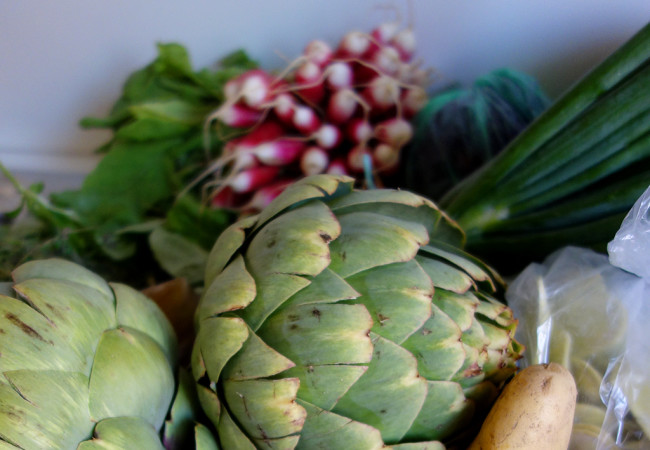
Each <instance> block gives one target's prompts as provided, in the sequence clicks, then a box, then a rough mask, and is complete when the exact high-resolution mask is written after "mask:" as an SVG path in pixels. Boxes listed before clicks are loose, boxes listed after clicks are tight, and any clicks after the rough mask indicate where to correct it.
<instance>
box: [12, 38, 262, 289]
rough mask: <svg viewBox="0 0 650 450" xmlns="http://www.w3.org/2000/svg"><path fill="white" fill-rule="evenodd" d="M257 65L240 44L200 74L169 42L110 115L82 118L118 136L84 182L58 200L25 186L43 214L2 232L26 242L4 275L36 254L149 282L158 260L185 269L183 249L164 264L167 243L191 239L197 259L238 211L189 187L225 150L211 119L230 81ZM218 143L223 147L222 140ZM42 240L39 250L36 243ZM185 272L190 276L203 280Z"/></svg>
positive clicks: (31, 205)
mask: <svg viewBox="0 0 650 450" xmlns="http://www.w3.org/2000/svg"><path fill="white" fill-rule="evenodd" d="M256 66H257V64H256V63H255V62H254V61H252V60H251V59H250V58H249V57H248V56H247V55H246V53H244V52H243V51H237V52H234V53H232V54H231V55H229V56H227V57H226V58H224V59H223V60H221V61H220V63H219V65H218V66H217V68H216V69H202V70H199V71H195V70H193V69H192V64H191V61H190V58H189V55H188V53H187V51H186V49H185V48H184V47H183V46H182V45H179V44H176V43H170V44H159V45H158V56H157V58H156V59H155V60H154V61H153V62H151V63H150V64H148V65H147V66H146V67H144V68H142V69H140V70H138V71H136V72H134V73H133V74H131V76H130V77H129V78H128V79H127V80H126V82H125V84H124V87H123V92H122V95H121V97H120V98H119V99H118V100H117V101H116V103H115V104H114V105H113V108H112V110H111V111H110V114H109V115H108V116H107V117H105V118H85V119H83V120H82V121H81V125H82V126H83V127H85V128H108V129H111V130H112V131H113V137H112V139H111V140H110V141H109V142H107V143H106V144H105V145H103V146H102V147H100V148H99V149H97V151H98V152H101V153H103V154H104V156H103V157H102V159H101V161H100V163H99V164H98V166H97V167H96V168H95V169H94V170H93V171H92V172H91V173H90V174H89V175H88V176H87V177H86V178H85V180H84V182H83V185H82V186H81V187H80V189H78V190H73V191H66V192H58V193H55V194H53V195H52V196H51V199H50V200H51V202H47V201H46V200H45V199H43V198H41V197H39V196H38V191H39V188H38V187H37V186H35V187H33V188H31V189H22V192H21V193H22V195H23V200H24V202H23V203H24V205H25V206H26V207H27V209H29V212H30V214H31V215H32V216H35V217H36V218H37V220H36V221H35V222H34V221H33V220H32V221H30V223H31V225H30V227H31V228H30V231H29V232H28V231H27V230H26V229H25V228H21V227H22V225H21V224H12V225H11V227H9V226H7V225H5V226H4V227H5V228H3V229H2V231H0V233H1V234H0V235H1V236H2V237H3V238H4V239H7V240H8V241H11V242H15V243H16V245H15V246H13V247H12V248H11V250H10V251H5V252H4V254H0V258H1V260H0V264H1V265H2V270H3V274H6V273H7V272H8V270H11V268H12V267H13V266H14V265H15V263H16V262H20V261H22V260H24V259H30V258H31V257H32V255H36V254H39V256H44V255H49V254H55V255H61V256H67V257H69V258H71V259H76V260H79V261H83V262H84V264H85V265H87V266H91V267H93V268H94V269H95V270H96V271H99V272H100V273H101V272H102V271H104V272H107V275H111V276H112V277H113V278H112V279H118V280H125V281H126V280H128V281H130V282H133V283H135V284H136V285H138V284H140V285H141V284H143V280H144V279H145V277H151V276H152V275H155V274H156V272H159V271H160V267H158V265H160V266H162V267H163V268H167V266H168V265H169V264H168V263H172V264H173V265H175V266H179V265H180V266H184V265H183V263H182V260H183V258H184V253H183V249H182V248H181V249H180V251H179V249H177V251H176V256H175V260H174V261H173V262H170V261H164V260H160V258H159V261H158V263H155V262H154V259H153V256H154V255H156V256H160V255H164V254H166V252H165V246H166V245H170V244H172V243H173V245H175V246H177V245H179V242H180V243H181V244H182V245H185V249H186V250H187V252H186V255H187V258H188V259H189V260H195V259H196V258H197V254H199V255H200V254H201V252H205V250H204V249H207V248H209V247H210V246H211V244H212V243H213V242H214V239H215V237H216V235H217V234H218V233H219V232H220V230H222V229H223V228H224V227H225V226H226V225H228V224H229V223H230V222H231V221H232V219H233V218H232V217H231V216H230V214H229V213H227V212H225V211H223V210H211V209H208V208H203V206H202V204H201V200H200V198H199V195H197V194H195V193H190V194H187V195H183V196H179V193H180V192H181V191H183V189H184V188H185V187H186V186H187V185H188V184H189V182H190V181H192V179H194V178H195V177H196V176H197V174H198V173H200V172H201V171H202V170H203V169H204V168H205V165H206V164H207V163H208V162H209V160H210V159H211V158H213V157H214V156H215V155H208V154H207V153H206V150H205V149H204V144H203V123H204V120H205V116H206V115H207V114H208V113H209V112H210V111H212V110H214V109H215V108H216V107H218V106H219V105H220V104H221V102H222V100H223V85H224V84H225V83H226V81H228V80H229V79H230V78H232V77H234V76H237V75H239V74H241V73H243V72H244V71H246V70H250V69H251V68H254V67H256ZM211 144H212V145H211V148H213V149H215V150H216V151H219V150H220V145H219V144H220V143H219V141H218V139H217V138H216V137H215V138H214V141H213V142H212V143H211ZM25 233H27V234H29V233H31V236H32V238H33V240H31V241H30V239H25ZM12 236H13V237H14V238H13V239H12ZM150 237H155V239H149V238H150ZM4 239H3V240H4ZM20 242H25V244H24V245H20ZM150 243H153V244H154V245H155V246H153V247H152V246H151V245H150ZM30 244H31V245H30ZM34 244H38V245H39V248H37V249H33V250H32V249H30V247H31V246H32V245H34ZM28 252H29V253H28ZM143 259H144V260H143ZM179 260H181V262H180V263H179ZM115 261H120V262H121V263H120V264H119V265H117V264H115ZM187 265H189V266H192V263H191V261H190V262H188V264H187ZM102 269H104V270H102ZM185 269H186V267H185V268H183V267H181V269H180V274H182V275H189V276H190V278H193V275H192V274H190V273H185V272H183V270H185ZM116 270H117V271H120V272H123V273H115V271H116ZM175 275H176V274H175Z"/></svg>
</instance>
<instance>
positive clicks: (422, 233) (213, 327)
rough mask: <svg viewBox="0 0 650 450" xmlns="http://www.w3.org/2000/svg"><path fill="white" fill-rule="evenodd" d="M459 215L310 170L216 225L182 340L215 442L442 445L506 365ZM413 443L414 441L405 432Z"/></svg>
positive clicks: (503, 318)
mask: <svg viewBox="0 0 650 450" xmlns="http://www.w3.org/2000/svg"><path fill="white" fill-rule="evenodd" d="M462 239H463V235H462V232H461V230H460V229H459V228H458V227H457V225H455V224H454V223H453V222H452V221H451V220H450V219H449V218H447V216H445V214H444V213H442V212H441V211H440V210H438V209H437V208H436V206H435V205H434V204H433V203H431V202H430V201H428V200H426V199H424V198H422V197H419V196H417V195H414V194H411V193H408V192H404V191H389V190H371V191H356V190H353V188H352V180H351V179H348V178H345V177H333V176H326V175H319V176H316V177H310V178H306V179H304V180H302V181H300V182H298V183H296V184H294V185H292V186H291V187H289V188H288V189H287V190H285V191H284V192H283V193H282V194H281V195H280V196H279V197H278V198H277V199H276V200H275V201H274V202H273V203H272V204H271V205H270V206H269V207H268V208H267V209H265V210H264V211H262V212H261V213H260V214H259V215H257V216H252V217H248V218H245V219H243V220H241V221H240V222H238V223H236V224H234V225H233V226H231V227H230V228H228V229H227V230H226V231H225V232H224V233H223V234H222V235H221V236H220V238H219V239H218V240H217V242H216V244H215V246H214V248H213V250H212V252H211V254H210V257H209V261H208V265H207V267H206V280H205V290H204V294H203V297H202V299H201V302H200V305H199V308H198V310H197V323H198V335H197V338H196V342H195V346H194V349H193V354H192V366H193V374H194V379H195V380H196V382H197V388H198V390H199V392H198V394H199V399H200V402H201V404H202V407H203V409H204V410H205V411H206V413H207V415H208V416H209V418H210V420H211V421H212V422H213V424H214V426H215V428H216V429H217V433H218V437H219V440H220V443H221V446H222V447H223V448H226V449H248V448H250V449H253V448H274V449H275V448H278V449H279V448H282V449H290V448H323V449H339V448H340V449H355V450H357V449H366V448H383V447H384V446H386V445H388V446H394V447H393V448H402V449H404V448H418V449H422V448H426V449H436V448H443V444H442V442H444V443H449V442H452V441H456V442H458V440H459V439H460V437H461V436H462V435H463V433H465V434H466V436H465V437H469V436H467V434H469V433H468V430H470V429H471V427H472V426H473V425H474V426H475V425H478V423H476V422H477V421H478V422H480V419H477V417H478V415H479V414H480V412H481V411H483V410H485V409H486V408H487V407H488V406H489V405H490V403H491V402H492V401H493V399H494V398H495V396H496V395H497V393H498V390H499V388H500V387H501V385H502V384H503V382H504V380H506V379H507V378H508V377H509V376H510V375H512V374H513V373H514V371H515V361H516V360H517V359H518V358H519V356H520V352H521V350H522V349H521V348H520V346H519V345H518V344H517V342H516V341H514V340H513V336H514V331H515V326H516V320H514V319H513V317H512V313H511V311H510V309H508V308H507V307H506V305H504V304H503V303H501V302H499V301H497V300H495V299H493V298H492V297H491V295H492V294H493V293H494V292H495V291H496V290H497V288H498V287H499V286H498V285H499V282H500V281H499V278H498V275H496V274H495V273H493V272H492V271H491V270H490V269H489V268H488V267H487V266H485V265H484V264H482V263H481V262H480V261H478V260H476V259H475V258H473V257H471V256H469V255H467V254H465V253H464V252H463V251H461V250H460V248H459V246H460V245H461V244H462ZM415 443H417V444H415Z"/></svg>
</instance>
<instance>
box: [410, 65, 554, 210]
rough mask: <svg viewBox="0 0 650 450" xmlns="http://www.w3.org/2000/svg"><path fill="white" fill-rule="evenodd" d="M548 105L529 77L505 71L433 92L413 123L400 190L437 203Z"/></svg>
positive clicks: (508, 70) (517, 72)
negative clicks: (468, 85) (408, 191)
mask: <svg viewBox="0 0 650 450" xmlns="http://www.w3.org/2000/svg"><path fill="white" fill-rule="evenodd" d="M549 104H550V100H549V99H548V97H547V96H546V94H545V93H544V91H543V90H542V88H541V87H540V85H539V84H538V83H537V80H536V79H535V78H533V77H532V76H530V75H528V74H526V73H523V72H520V71H517V70H514V69H509V68H504V69H498V70H494V71H492V72H489V73H487V74H486V75H484V76H482V77H480V78H478V79H477V80H476V81H475V82H474V83H473V85H472V86H470V87H463V86H454V87H452V88H449V89H445V90H443V91H442V92H439V93H436V94H435V95H433V96H432V97H431V99H430V100H429V101H428V102H427V104H426V106H425V107H424V108H422V110H420V112H419V113H418V114H417V115H416V116H415V118H414V120H413V129H414V134H413V139H412V140H411V142H410V143H409V145H408V146H407V147H406V148H405V149H404V157H403V161H402V164H401V173H400V176H399V185H400V187H403V188H406V189H411V190H413V191H415V192H418V193H419V194H422V195H425V196H427V197H429V198H431V199H433V200H438V199H439V198H440V197H442V196H443V194H445V193H446V192H447V191H448V190H449V189H451V188H452V187H453V186H454V185H456V184H457V183H459V182H460V181H461V180H462V179H463V178H465V177H467V176H468V175H469V174H471V173H472V172H473V171H475V170H477V169H478V168H479V167H481V166H482V165H483V164H485V163H486V162H488V161H489V160H490V159H492V158H493V157H494V156H496V155H497V154H498V153H499V152H500V151H501V150H503V148H504V147H505V146H506V145H507V144H508V143H509V142H510V141H511V140H512V139H513V138H514V137H515V136H517V135H518V134H519V133H520V132H521V131H523V130H524V129H525V128H526V127H527V126H528V125H529V124H530V123H531V122H532V121H533V120H534V119H535V118H536V117H537V116H538V115H539V114H541V113H542V112H543V111H544V110H545V109H546V108H547V107H548V106H549Z"/></svg>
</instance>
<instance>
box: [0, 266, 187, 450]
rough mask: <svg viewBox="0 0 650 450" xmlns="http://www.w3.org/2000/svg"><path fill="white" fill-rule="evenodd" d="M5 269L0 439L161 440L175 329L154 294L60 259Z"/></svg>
mask: <svg viewBox="0 0 650 450" xmlns="http://www.w3.org/2000/svg"><path fill="white" fill-rule="evenodd" d="M13 277H14V281H15V284H14V285H13V291H11V290H10V289H9V290H7V289H5V290H6V291H7V292H6V293H7V294H8V295H0V373H1V376H0V448H1V449H5V448H10V449H14V448H20V449H39V450H40V449H82V450H89V449H126V448H132V449H157V448H163V446H162V442H161V439H160V433H159V432H160V429H161V427H162V425H163V423H164V420H165V417H166V415H167V413H168V411H169V408H170V404H171V402H172V399H173V396H174V391H175V380H174V371H175V369H174V365H175V358H176V337H175V335H174V332H173V329H172V328H171V325H170V324H169V322H168V321H167V319H166V317H165V316H164V314H163V313H162V312H161V311H160V309H159V308H158V307H157V306H156V305H155V303H153V302H152V301H151V300H149V299H148V298H147V297H145V296H144V295H143V294H141V293H140V292H138V291H135V290H133V289H131V288H129V287H127V286H125V285H122V284H110V285H109V284H107V283H106V282H105V281H104V280H103V279H102V278H100V277H99V276H97V275H95V274H94V273H92V272H90V271H88V270H87V269H84V268H83V267H81V266H79V265H76V264H73V263H71V262H67V261H64V260H58V259H51V260H42V261H33V262H29V263H26V264H24V265H22V266H20V267H18V268H17V269H16V270H15V271H14V272H13ZM13 292H15V294H13ZM13 295H16V296H15V297H13Z"/></svg>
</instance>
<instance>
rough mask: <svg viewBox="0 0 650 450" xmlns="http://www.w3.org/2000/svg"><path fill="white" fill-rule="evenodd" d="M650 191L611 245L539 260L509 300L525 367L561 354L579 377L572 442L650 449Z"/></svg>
mask: <svg viewBox="0 0 650 450" xmlns="http://www.w3.org/2000/svg"><path fill="white" fill-rule="evenodd" d="M649 208H650V188H649V189H648V190H647V191H646V192H645V194H644V195H643V196H642V197H641V198H640V199H639V201H637V203H636V204H635V206H634V208H633V209H632V210H631V211H630V213H629V214H628V216H627V217H626V219H625V221H624V222H623V224H622V226H621V230H620V231H619V233H617V235H616V237H615V239H614V240H613V241H612V242H610V245H609V247H608V249H609V252H610V257H609V258H608V256H607V255H604V254H599V253H596V252H594V251H593V250H589V249H584V248H578V247H566V248H563V249H561V250H558V251H557V252H555V253H554V254H552V255H551V256H549V257H548V258H547V259H546V260H545V261H544V262H543V263H542V264H531V265H530V266H528V267H527V268H526V269H525V270H524V271H523V272H522V273H521V274H519V276H517V278H516V279H515V280H514V281H513V282H512V283H511V284H510V286H509V288H508V291H507V293H506V297H507V300H508V303H509V305H510V306H511V307H512V309H513V310H514V313H515V316H516V317H518V318H519V321H520V323H519V326H518V331H517V333H518V334H517V338H518V339H519V340H520V341H521V342H522V343H523V344H525V345H526V347H527V348H526V353H525V356H524V358H523V360H522V365H523V366H525V365H530V364H537V363H546V362H550V361H554V362H557V363H560V364H562V365H564V366H565V367H567V368H568V369H569V370H570V371H571V372H572V373H573V376H574V378H575V379H576V384H577V386H578V404H577V407H576V416H575V421H574V427H573V434H572V441H571V446H570V449H617V448H624V449H650V339H648V337H649V335H650V332H649V331H648V330H649V329H650V273H649V272H650V260H649V259H648V258H650V220H649V218H650V210H649Z"/></svg>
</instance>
